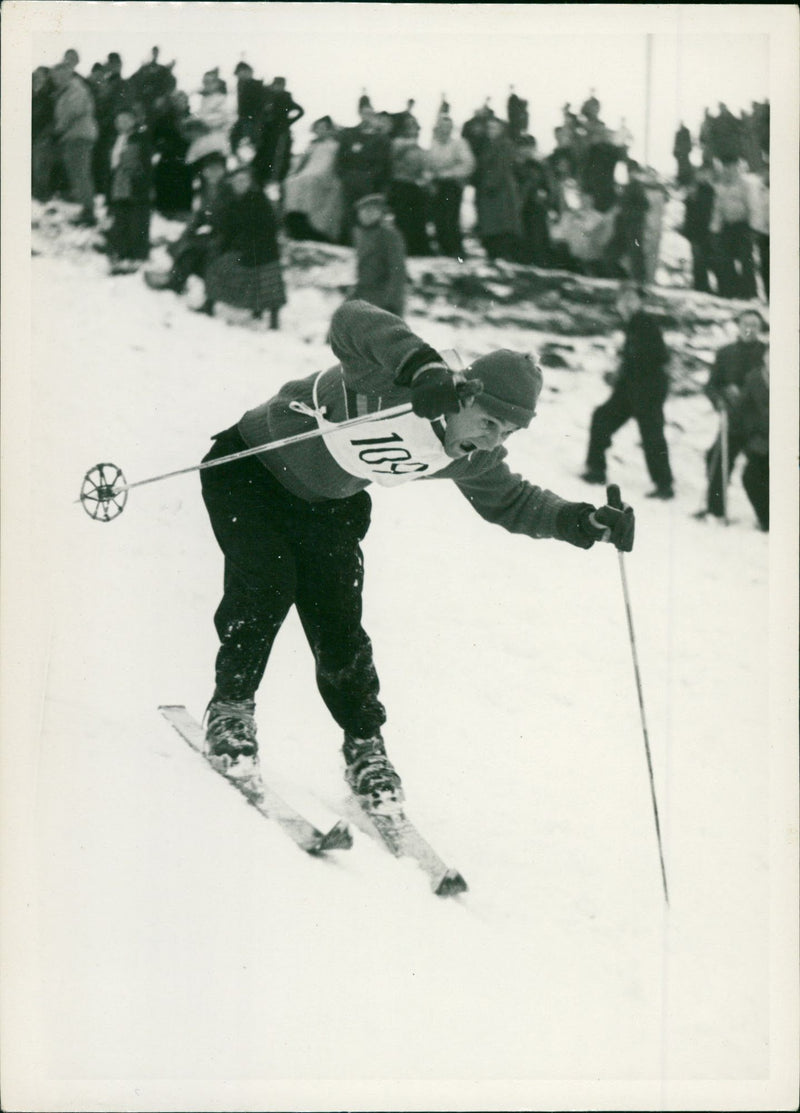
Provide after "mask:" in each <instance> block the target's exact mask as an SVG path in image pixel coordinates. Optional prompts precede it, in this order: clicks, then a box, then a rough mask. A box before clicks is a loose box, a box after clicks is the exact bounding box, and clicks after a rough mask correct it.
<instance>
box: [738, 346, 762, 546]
mask: <svg viewBox="0 0 800 1113" xmlns="http://www.w3.org/2000/svg"><path fill="white" fill-rule="evenodd" d="M737 424H738V426H739V428H740V429H741V433H742V438H743V440H744V454H745V456H746V457H747V463H746V464H745V468H744V471H743V472H742V486H743V487H744V489H745V492H746V494H747V497H748V498H749V499H750V505H751V506H752V507H753V510H755V512H756V517H757V518H758V524H759V526H760V528H761V529H762V530H764V531H765V532H766V531H768V530H769V347H766V348H765V350H764V355H763V357H762V362H761V366H760V367H754V368H753V370H752V371H751V372H750V373H749V374H748V376H747V378H746V379H745V381H744V386H743V387H742V396H741V399H740V401H739V405H738V407H737Z"/></svg>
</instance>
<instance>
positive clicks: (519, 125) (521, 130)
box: [506, 85, 529, 143]
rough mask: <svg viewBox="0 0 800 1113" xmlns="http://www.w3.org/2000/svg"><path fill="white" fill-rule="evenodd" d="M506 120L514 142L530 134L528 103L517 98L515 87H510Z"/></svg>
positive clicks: (510, 136)
mask: <svg viewBox="0 0 800 1113" xmlns="http://www.w3.org/2000/svg"><path fill="white" fill-rule="evenodd" d="M506 119H507V120H508V134H509V138H510V139H511V141H512V142H514V143H515V142H516V141H517V140H518V139H520V138H521V137H522V136H523V135H527V134H528V124H529V117H528V102H527V101H526V100H523V98H522V97H519V96H517V94H516V93H515V91H514V86H513V85H512V86H510V88H509V93H508V101H507V102H506Z"/></svg>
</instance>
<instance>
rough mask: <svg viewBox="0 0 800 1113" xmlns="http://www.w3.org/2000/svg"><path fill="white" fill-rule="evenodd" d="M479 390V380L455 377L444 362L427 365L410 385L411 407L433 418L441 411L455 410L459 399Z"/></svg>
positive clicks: (456, 411) (419, 415)
mask: <svg viewBox="0 0 800 1113" xmlns="http://www.w3.org/2000/svg"><path fill="white" fill-rule="evenodd" d="M482 390H483V383H482V382H481V381H480V379H457V378H456V377H455V376H454V375H453V373H452V371H450V370H449V369H448V368H447V367H445V366H444V365H443V364H442V365H441V366H435V367H426V368H425V369H424V370H422V371H420V372H419V374H418V375H416V376H415V378H414V381H413V382H412V384H411V407H412V409H413V411H414V413H415V414H416V415H417V417H424V418H427V419H428V421H433V420H435V419H436V418H437V417H441V416H442V414H455V413H458V411H459V408H460V405H461V403H462V402H466V401H467V399H469V398H475V397H476V396H477V395H478V394H480V393H481V391H482Z"/></svg>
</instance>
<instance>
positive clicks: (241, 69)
mask: <svg viewBox="0 0 800 1113" xmlns="http://www.w3.org/2000/svg"><path fill="white" fill-rule="evenodd" d="M233 73H234V76H235V78H236V123H235V124H234V125H233V127H232V128H231V134H230V144H231V150H232V151H233V153H234V154H236V153H237V152H238V150H239V144H240V143H243V142H245V141H246V142H247V143H248V144H249V145H250V146H251V147H252V148H253V150H254V151H255V150H256V148H257V146H258V141H259V138H260V136H261V126H262V114H263V111H264V101H265V97H266V93H265V90H264V82H263V81H262V80H261V79H260V78H256V77H254V76H253V67H252V66H251V65H249V64H248V63H247V62H239V63H238V64H237V66H236V69H235V70H234V71H233Z"/></svg>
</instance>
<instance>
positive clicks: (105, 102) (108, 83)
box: [92, 52, 135, 198]
mask: <svg viewBox="0 0 800 1113" xmlns="http://www.w3.org/2000/svg"><path fill="white" fill-rule="evenodd" d="M103 74H104V78H103V81H102V83H101V84H100V85H99V86H98V88H97V90H96V92H95V113H96V116H97V142H96V144H95V148H94V158H93V161H92V171H93V174H94V184H95V188H96V190H97V192H98V193H102V194H103V195H104V196H105V197H106V198H108V191H109V185H110V182H111V148H112V147H113V146H114V142H115V140H116V138H117V128H116V124H115V120H116V118H117V113H118V112H120V111H121V110H122V109H123V108H128V107H131V106H132V104H133V101H134V99H135V98H134V93H133V90H132V89H129V87H128V82H127V81H125V80H124V79H123V77H122V59H121V58H120V56H119V54H117V53H116V52H112V53H111V54H109V55H108V58H107V59H106V63H105V65H104V67H103Z"/></svg>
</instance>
